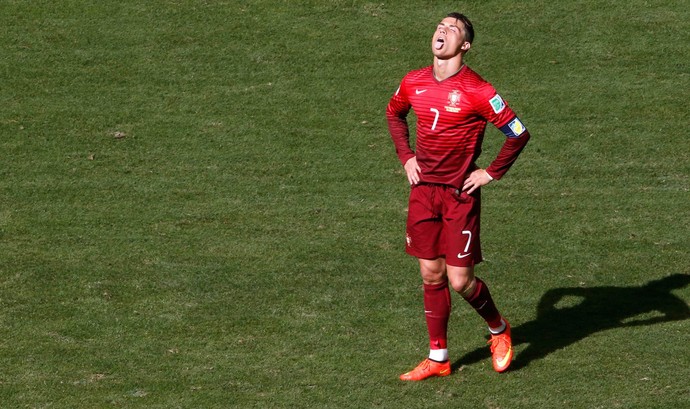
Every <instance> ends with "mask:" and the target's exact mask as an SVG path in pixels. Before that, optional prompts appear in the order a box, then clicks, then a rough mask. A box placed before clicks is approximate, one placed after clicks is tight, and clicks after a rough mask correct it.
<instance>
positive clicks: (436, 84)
mask: <svg viewBox="0 0 690 409" xmlns="http://www.w3.org/2000/svg"><path fill="white" fill-rule="evenodd" d="M410 108H412V109H413V110H414V112H415V114H416V116H417V140H416V148H415V150H416V152H414V151H412V149H411V148H410V135H409V128H408V125H407V119H406V118H407V114H408V113H409V111H410ZM386 117H387V119H388V128H389V130H390V134H391V137H392V139H393V142H394V143H395V148H396V152H397V154H398V158H399V159H400V162H402V164H403V165H404V164H405V163H406V162H407V161H408V160H409V159H410V158H412V157H414V156H416V157H417V164H418V165H419V167H420V168H421V174H420V179H421V182H429V183H440V184H446V185H451V186H456V187H461V186H462V184H463V182H464V180H465V179H466V178H467V176H469V174H470V173H471V172H472V171H473V170H475V169H476V168H477V165H476V164H475V161H476V160H477V158H478V157H479V155H480V154H481V146H482V140H483V138H484V131H485V129H486V123H487V122H491V123H492V124H493V125H494V126H496V127H497V128H499V129H500V130H501V131H503V132H504V134H506V136H507V137H508V138H507V139H506V143H505V144H504V145H503V148H502V149H501V152H500V153H499V155H498V157H497V158H496V160H494V161H493V162H492V163H491V165H490V166H489V167H488V168H487V169H486V171H487V172H488V173H489V175H490V176H491V177H493V178H494V179H500V178H501V176H503V175H504V174H505V173H506V172H507V171H508V168H510V166H511V165H512V163H513V162H515V160H516V159H517V156H518V155H519V154H520V151H521V150H522V148H523V147H524V146H525V144H526V143H527V140H528V139H529V133H528V132H527V129H526V128H525V127H524V125H522V123H521V122H520V120H519V119H518V118H517V116H516V115H515V113H514V112H513V110H512V109H510V107H509V106H508V105H507V104H506V103H505V101H504V100H503V99H502V98H501V96H500V95H498V93H496V90H495V89H494V87H493V86H492V85H491V84H490V83H488V82H487V81H485V80H484V79H483V78H482V77H480V76H479V75H478V74H477V73H475V72H474V71H472V70H471V69H470V68H469V67H467V66H466V65H465V66H463V67H462V68H461V69H460V71H459V72H458V73H457V74H455V75H453V76H452V77H449V78H447V79H445V80H443V81H438V80H436V78H435V77H434V74H433V67H432V66H429V67H426V68H422V69H419V70H415V71H411V72H410V73H408V74H407V75H406V76H405V77H404V78H403V80H402V83H401V84H400V87H399V88H398V90H397V91H396V93H395V95H393V97H392V98H391V100H390V102H389V103H388V107H387V109H386Z"/></svg>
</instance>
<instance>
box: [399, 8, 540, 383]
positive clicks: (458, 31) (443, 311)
mask: <svg viewBox="0 0 690 409" xmlns="http://www.w3.org/2000/svg"><path fill="white" fill-rule="evenodd" d="M473 39H474V28H473V27H472V23H471V22H470V21H469V20H468V19H467V17H466V16H464V15H462V14H460V13H450V14H448V16H446V17H445V18H444V19H443V20H442V21H441V22H440V23H439V24H438V26H437V27H436V31H435V32H434V35H433V38H432V40H431V51H432V53H433V55H434V63H433V65H432V66H430V67H426V68H422V69H419V70H415V71H411V72H410V73H408V74H407V75H406V76H405V77H404V78H403V80H402V82H401V84H400V87H399V88H398V90H397V91H396V92H395V95H393V97H392V98H391V100H390V102H389V104H388V107H387V109H386V117H387V119H388V128H389V131H390V134H391V138H392V139H393V142H394V144H395V149H396V152H397V155H398V158H399V159H400V162H401V163H402V165H403V167H404V168H405V172H406V174H407V179H408V181H409V182H410V185H411V191H410V199H409V211H408V217H407V247H406V251H407V253H408V254H410V255H412V256H415V257H416V258H417V259H418V260H419V267H420V272H421V276H422V281H423V283H424V310H425V311H424V312H425V315H426V323H427V329H428V332H429V345H430V351H429V357H428V358H427V359H425V360H424V361H422V363H420V364H419V365H418V366H417V367H416V368H414V369H413V370H411V371H410V372H407V373H404V374H402V375H401V376H400V379H402V380H405V381H419V380H422V379H426V378H428V377H430V376H447V375H450V371H451V368H450V361H449V358H448V349H447V328H448V318H449V316H450V306H451V296H450V290H449V286H450V287H452V288H453V290H454V291H456V292H458V293H459V294H460V295H461V296H462V297H463V298H464V299H465V300H466V301H467V302H468V303H469V304H470V305H471V306H472V307H473V308H474V309H475V310H476V311H477V312H478V313H479V315H480V316H481V317H482V318H484V320H485V321H486V323H487V324H488V326H489V331H490V332H491V340H490V341H489V343H490V344H491V353H492V361H493V367H494V369H495V370H496V371H497V372H503V371H505V370H506V369H508V366H509V365H510V362H511V360H512V358H513V348H512V343H511V338H510V324H509V323H508V321H506V320H505V318H503V317H502V316H501V314H500V313H499V312H498V309H497V308H496V305H495V304H494V301H493V299H492V298H491V294H490V293H489V288H488V286H487V285H486V283H484V282H483V281H482V280H480V279H479V278H478V277H476V276H475V275H474V266H475V265H476V264H477V263H480V262H481V261H482V253H481V247H480V242H479V213H480V188H481V187H482V186H484V185H487V184H489V183H490V182H491V181H493V180H498V179H500V178H501V177H502V176H503V175H504V174H505V173H506V172H507V171H508V169H509V168H510V166H511V165H512V164H513V163H514V162H515V160H516V159H517V157H518V155H519V154H520V152H521V151H522V149H523V148H524V147H525V145H526V144H527V141H528V140H529V137H530V135H529V132H528V131H527V129H526V128H525V126H524V125H523V124H522V122H520V119H518V117H517V116H516V115H515V113H514V112H513V111H512V110H511V109H510V107H508V105H507V104H506V102H505V101H504V100H503V99H502V98H501V96H500V95H499V94H498V93H497V92H496V90H495V89H494V87H493V86H492V85H491V84H490V83H488V82H486V81H485V80H484V79H483V78H482V77H480V76H479V75H478V74H477V73H475V72H474V71H472V70H471V69H470V68H469V67H467V66H466V65H465V64H464V62H463V57H464V55H465V53H467V51H469V50H470V47H471V46H472V40H473ZM410 108H411V109H413V110H414V111H415V114H416V116H417V139H416V149H415V151H413V150H412V149H411V148H410V135H409V128H408V125H407V119H406V118H407V114H408V113H409V111H410ZM487 122H491V123H492V124H493V125H494V126H496V127H497V128H498V129H500V130H501V131H502V132H503V133H504V134H505V135H506V140H505V143H504V144H503V146H502V148H501V150H500V152H499V153H498V155H497V157H496V158H495V159H494V161H493V162H491V164H490V165H489V166H488V167H487V168H486V169H481V168H479V167H478V166H477V165H476V164H475V162H476V160H477V158H478V157H479V155H480V153H481V145H482V139H483V137H484V130H485V129H486V123H487Z"/></svg>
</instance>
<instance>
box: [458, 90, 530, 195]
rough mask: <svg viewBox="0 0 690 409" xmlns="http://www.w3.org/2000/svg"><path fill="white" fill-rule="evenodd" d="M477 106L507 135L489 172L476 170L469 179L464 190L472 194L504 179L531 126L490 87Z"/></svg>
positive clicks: (524, 142) (484, 91) (482, 93)
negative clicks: (482, 187) (528, 127)
mask: <svg viewBox="0 0 690 409" xmlns="http://www.w3.org/2000/svg"><path fill="white" fill-rule="evenodd" d="M475 103H476V106H477V110H478V112H479V114H480V115H482V116H483V117H484V118H486V119H487V120H488V121H489V122H491V123H492V124H493V125H494V126H496V128H498V129H499V130H500V131H501V132H503V134H504V135H505V136H506V139H505V142H504V143H503V146H502V147H501V150H500V151H499V152H498V155H497V156H496V158H495V159H494V160H493V161H492V162H491V164H490V165H489V166H488V167H487V168H486V169H477V170H475V171H474V172H472V173H471V174H470V175H469V177H468V178H467V179H466V180H465V183H464V184H463V190H466V191H467V193H468V194H470V193H472V192H473V191H474V190H476V189H477V188H479V187H481V186H484V185H487V184H489V183H491V181H493V180H498V179H500V178H502V177H503V175H505V174H506V172H508V169H510V167H511V166H513V163H515V161H516V160H517V158H518V156H520V153H521V152H522V150H523V149H524V148H525V145H527V141H529V139H530V133H529V131H528V130H527V127H525V125H524V124H523V123H522V121H520V118H518V117H517V115H516V114H515V112H513V110H512V109H510V107H509V106H508V104H506V102H505V101H504V100H503V98H501V96H500V95H499V94H498V93H497V92H496V90H495V89H494V88H493V87H492V86H490V85H488V84H487V86H486V87H484V89H483V90H482V91H481V92H480V93H479V94H478V98H477V101H476V102H475Z"/></svg>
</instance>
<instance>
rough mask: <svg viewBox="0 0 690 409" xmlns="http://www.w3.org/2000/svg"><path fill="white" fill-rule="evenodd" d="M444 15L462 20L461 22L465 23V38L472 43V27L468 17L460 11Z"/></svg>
mask: <svg viewBox="0 0 690 409" xmlns="http://www.w3.org/2000/svg"><path fill="white" fill-rule="evenodd" d="M446 17H452V18H454V19H456V20H460V21H462V24H464V25H465V33H467V38H465V40H466V41H467V42H468V43H470V44H472V41H474V27H472V22H471V21H470V19H469V18H467V16H466V15H464V14H461V13H455V12H453V13H448V15H447V16H446Z"/></svg>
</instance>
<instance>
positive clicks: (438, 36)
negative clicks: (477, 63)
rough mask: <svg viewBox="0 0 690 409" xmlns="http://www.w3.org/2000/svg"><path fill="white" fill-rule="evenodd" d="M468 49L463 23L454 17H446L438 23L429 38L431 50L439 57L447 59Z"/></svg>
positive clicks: (468, 44)
mask: <svg viewBox="0 0 690 409" xmlns="http://www.w3.org/2000/svg"><path fill="white" fill-rule="evenodd" d="M469 49H470V43H469V42H467V41H465V25H464V24H463V23H462V22H461V21H459V20H458V19H456V18H453V17H446V18H444V19H443V20H441V22H440V23H438V26H436V31H435V32H434V36H433V37H432V39H431V51H432V52H433V53H434V56H436V57H438V58H439V59H449V58H453V57H455V56H457V55H458V54H460V53H461V52H464V51H467V50H469Z"/></svg>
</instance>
